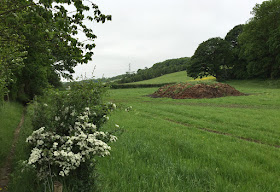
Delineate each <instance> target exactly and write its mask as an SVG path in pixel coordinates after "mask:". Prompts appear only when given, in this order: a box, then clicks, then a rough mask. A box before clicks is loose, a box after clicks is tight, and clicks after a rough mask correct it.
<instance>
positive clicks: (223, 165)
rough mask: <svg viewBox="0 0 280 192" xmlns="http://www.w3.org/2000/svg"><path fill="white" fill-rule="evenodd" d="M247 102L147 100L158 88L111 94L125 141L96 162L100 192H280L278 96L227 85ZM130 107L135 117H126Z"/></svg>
mask: <svg viewBox="0 0 280 192" xmlns="http://www.w3.org/2000/svg"><path fill="white" fill-rule="evenodd" d="M228 83H229V84H230V85H231V86H233V87H235V88H236V89H237V90H239V91H241V92H243V93H246V94H249V95H247V96H239V97H233V96H231V97H221V98H214V99H177V100H174V99H170V98H150V97H146V95H149V94H152V93H153V92H154V91H156V90H157V89H156V88H145V89H122V90H111V91H110V98H109V99H110V100H111V101H113V102H115V103H117V105H118V110H119V111H118V112H116V113H114V114H113V115H112V116H111V117H110V119H111V121H110V123H109V124H107V125H106V126H107V127H108V128H109V127H112V126H114V123H117V124H119V125H120V127H121V128H122V130H123V133H122V134H121V135H119V137H118V138H119V140H118V142H116V143H114V144H113V145H112V154H111V156H110V157H109V158H105V159H102V160H100V162H99V165H98V170H99V172H100V177H99V181H98V182H100V191H133V192H134V191H240V192H244V191H254V192H256V191H260V192H263V191H280V175H279V172H280V161H279V159H280V148H279V147H280V140H279V136H280V125H279V122H280V110H279V109H280V89H279V88H276V86H272V85H271V86H270V85H269V84H268V82H261V81H231V82H228ZM129 106H132V110H130V111H129V112H127V111H126V110H125V109H126V108H127V107H129Z"/></svg>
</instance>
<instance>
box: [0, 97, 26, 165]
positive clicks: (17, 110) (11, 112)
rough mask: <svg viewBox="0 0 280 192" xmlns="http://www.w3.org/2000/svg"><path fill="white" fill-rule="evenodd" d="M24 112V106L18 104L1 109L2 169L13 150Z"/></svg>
mask: <svg viewBox="0 0 280 192" xmlns="http://www.w3.org/2000/svg"><path fill="white" fill-rule="evenodd" d="M22 112H23V106H22V105H20V104H18V103H13V102H7V103H4V104H3V105H2V106H1V107H0V167H1V166H2V165H3V162H4V161H5V159H6V157H7V155H8V154H9V152H10V150H11V145H12V142H13V137H14V131H15V129H16V128H17V126H18V124H19V122H20V120H21V115H22Z"/></svg>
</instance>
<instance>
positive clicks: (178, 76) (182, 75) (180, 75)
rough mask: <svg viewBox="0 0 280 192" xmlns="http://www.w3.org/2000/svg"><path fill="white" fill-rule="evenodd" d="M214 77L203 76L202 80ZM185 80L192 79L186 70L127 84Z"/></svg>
mask: <svg viewBox="0 0 280 192" xmlns="http://www.w3.org/2000/svg"><path fill="white" fill-rule="evenodd" d="M213 79H215V78H214V77H207V78H203V79H202V80H213ZM186 81H193V78H191V77H188V76H187V73H186V71H180V72H176V73H170V74H166V75H163V76H160V77H157V78H154V79H149V80H145V81H138V82H134V83H129V84H161V83H180V82H186Z"/></svg>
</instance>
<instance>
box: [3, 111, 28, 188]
mask: <svg viewBox="0 0 280 192" xmlns="http://www.w3.org/2000/svg"><path fill="white" fill-rule="evenodd" d="M24 116H25V109H24V110H23V112H22V116H21V120H20V122H19V124H18V126H17V128H16V130H15V132H14V139H13V143H12V147H11V151H10V153H9V155H8V156H7V158H6V160H5V163H4V165H3V167H1V168H0V191H1V192H2V191H3V192H4V191H7V186H8V183H9V176H10V174H11V168H12V159H13V157H14V152H15V146H16V143H17V140H18V136H19V132H20V128H21V126H22V125H23V123H24Z"/></svg>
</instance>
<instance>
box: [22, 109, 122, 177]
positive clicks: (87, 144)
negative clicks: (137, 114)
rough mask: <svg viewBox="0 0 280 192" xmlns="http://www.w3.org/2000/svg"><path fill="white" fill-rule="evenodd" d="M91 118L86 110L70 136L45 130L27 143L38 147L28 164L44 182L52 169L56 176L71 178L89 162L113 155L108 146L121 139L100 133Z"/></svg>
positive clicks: (34, 149)
mask: <svg viewBox="0 0 280 192" xmlns="http://www.w3.org/2000/svg"><path fill="white" fill-rule="evenodd" d="M89 115H90V110H89V108H85V110H84V112H83V113H82V114H81V115H80V116H78V117H77V121H76V122H75V125H74V126H73V127H70V128H69V135H57V134H56V133H54V132H47V131H45V127H41V128H40V129H38V130H36V131H34V132H33V133H32V135H31V136H29V137H28V138H27V139H26V142H28V143H30V144H31V145H32V146H33V147H34V148H33V149H32V151H31V155H30V157H29V160H28V164H30V165H35V166H37V168H38V167H40V171H39V174H38V175H39V177H40V178H44V176H46V174H47V173H49V171H48V170H49V169H50V168H51V169H52V173H51V174H53V175H55V176H57V175H60V176H67V175H69V173H70V171H71V170H74V169H76V168H77V167H79V166H80V164H81V163H82V162H85V161H86V159H89V158H91V157H93V156H94V155H98V156H106V155H109V154H110V152H109V151H110V150H111V147H110V146H109V145H108V144H107V143H106V142H108V141H109V142H115V141H116V140H117V137H116V136H113V135H110V134H108V133H104V132H101V131H96V126H95V125H94V124H92V123H90V122H89V117H88V116H89Z"/></svg>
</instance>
